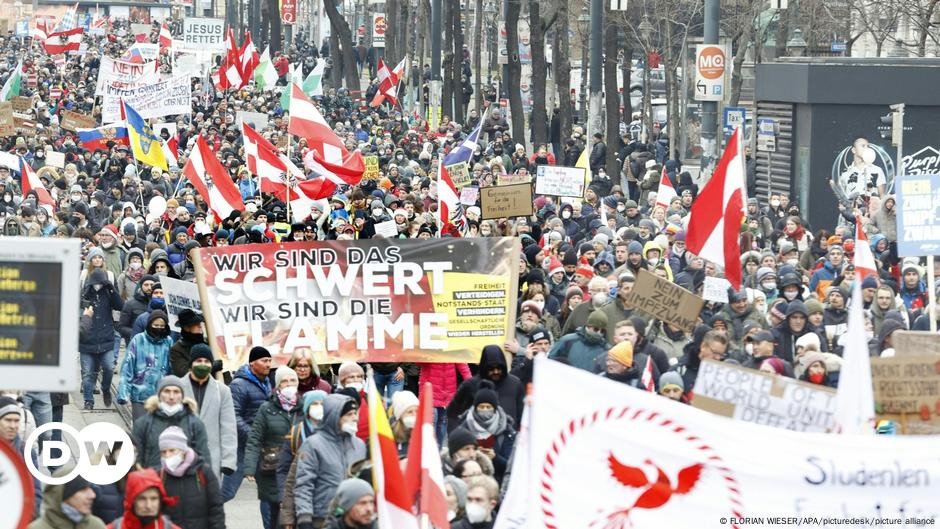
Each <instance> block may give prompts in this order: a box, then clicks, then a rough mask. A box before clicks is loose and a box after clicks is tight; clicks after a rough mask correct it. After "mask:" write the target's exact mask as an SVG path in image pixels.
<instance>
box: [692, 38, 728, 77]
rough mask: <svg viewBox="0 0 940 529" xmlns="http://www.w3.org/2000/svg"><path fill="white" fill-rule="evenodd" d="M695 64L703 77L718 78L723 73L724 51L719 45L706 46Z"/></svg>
mask: <svg viewBox="0 0 940 529" xmlns="http://www.w3.org/2000/svg"><path fill="white" fill-rule="evenodd" d="M696 66H697V67H698V71H699V75H701V76H702V77H704V78H705V79H720V78H721V76H723V75H724V74H725V51H724V50H723V49H722V48H721V47H720V46H706V47H705V48H703V49H702V53H700V54H699V56H698V64H697V65H696Z"/></svg>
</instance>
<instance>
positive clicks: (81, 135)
mask: <svg viewBox="0 0 940 529" xmlns="http://www.w3.org/2000/svg"><path fill="white" fill-rule="evenodd" d="M78 141H79V143H81V144H82V147H84V148H86V149H88V150H90V151H95V150H97V149H103V150H108V142H109V141H113V142H114V143H116V144H121V145H127V146H128V147H130V145H131V142H130V137H129V136H128V135H127V127H119V126H115V125H105V126H103V127H98V128H96V129H78Z"/></svg>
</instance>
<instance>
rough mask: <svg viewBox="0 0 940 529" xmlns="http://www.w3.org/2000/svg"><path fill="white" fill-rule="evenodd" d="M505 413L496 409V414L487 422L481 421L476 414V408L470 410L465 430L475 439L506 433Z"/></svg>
mask: <svg viewBox="0 0 940 529" xmlns="http://www.w3.org/2000/svg"><path fill="white" fill-rule="evenodd" d="M508 420H509V419H508V418H507V417H506V412H505V411H503V409H502V408H496V413H494V414H493V416H492V417H490V419H489V420H486V421H485V420H483V419H481V418H480V416H479V415H478V414H477V410H476V408H473V409H471V410H470V413H469V414H468V415H467V429H468V430H470V432H471V433H472V434H473V435H474V436H476V438H477V439H486V438H488V437H490V436H495V435H499V434H501V433H503V432H504V431H506V426H507V424H506V423H507V422H508Z"/></svg>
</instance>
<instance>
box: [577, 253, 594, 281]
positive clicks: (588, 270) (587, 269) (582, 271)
mask: <svg viewBox="0 0 940 529" xmlns="http://www.w3.org/2000/svg"><path fill="white" fill-rule="evenodd" d="M574 273H575V274H579V275H582V276H584V277H586V278H588V279H590V278H592V277H594V268H593V267H592V266H591V264H590V263H588V261H587V258H585V257H582V258H581V262H580V263H578V268H577V270H575V271H574Z"/></svg>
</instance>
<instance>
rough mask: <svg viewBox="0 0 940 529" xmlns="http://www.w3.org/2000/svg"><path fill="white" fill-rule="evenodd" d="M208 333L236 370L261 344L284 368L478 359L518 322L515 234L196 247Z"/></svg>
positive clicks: (198, 273) (224, 359)
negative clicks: (299, 362) (311, 361)
mask: <svg viewBox="0 0 940 529" xmlns="http://www.w3.org/2000/svg"><path fill="white" fill-rule="evenodd" d="M196 252H197V256H196V258H195V262H197V263H198V264H197V266H196V276H197V280H198V284H199V293H200V298H201V299H202V301H203V307H204V309H205V313H204V314H205V316H206V323H207V326H208V334H207V336H208V337H209V338H210V339H209V341H210V343H211V344H212V347H213V350H214V351H215V355H216V358H221V359H223V361H224V362H225V363H226V365H227V366H228V368H229V369H231V368H237V367H238V366H240V365H242V364H244V363H245V361H246V359H247V357H248V353H249V351H250V350H251V348H252V347H253V346H256V345H260V346H264V347H266V348H268V350H269V351H271V354H272V355H274V357H275V363H277V364H284V363H286V362H287V360H288V359H289V358H290V356H291V354H293V353H294V352H295V351H298V350H304V351H309V352H310V353H312V354H313V355H314V356H315V358H316V360H317V362H319V363H331V362H338V361H342V360H355V361H360V362H470V361H476V360H478V359H479V356H480V350H481V349H482V348H483V347H484V346H485V345H487V344H491V343H503V341H504V340H505V338H506V337H507V336H511V333H512V332H513V327H514V324H515V307H516V299H515V298H516V292H517V288H518V277H519V275H518V262H519V245H518V243H517V242H516V240H515V239H513V238H509V237H503V238H491V239H484V238H466V239H464V238H456V239H430V240H420V239H400V240H399V239H374V240H372V239H365V240H356V241H305V242H287V243H280V244H273V243H272V244H263V245H262V244H253V245H240V246H227V247H219V248H202V249H198V250H196Z"/></svg>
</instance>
